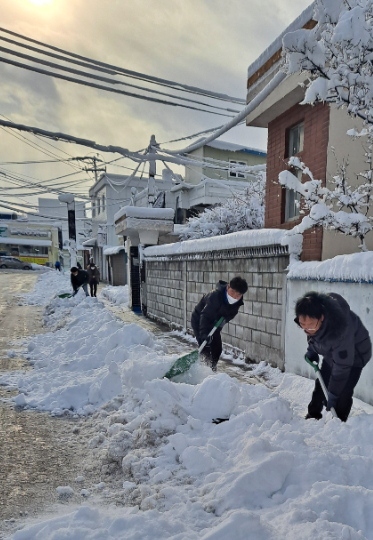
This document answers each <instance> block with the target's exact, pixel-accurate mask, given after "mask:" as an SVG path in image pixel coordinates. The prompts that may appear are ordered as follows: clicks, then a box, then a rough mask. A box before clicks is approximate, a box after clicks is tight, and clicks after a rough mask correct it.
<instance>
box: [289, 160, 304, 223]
mask: <svg viewBox="0 0 373 540" xmlns="http://www.w3.org/2000/svg"><path fill="white" fill-rule="evenodd" d="M291 172H292V173H293V174H294V176H296V177H297V178H298V180H299V182H301V179H302V171H301V170H300V169H296V170H292V171H291ZM299 210H300V194H299V193H296V192H295V191H294V190H293V189H286V191H285V221H290V220H291V219H295V218H297V217H299Z"/></svg>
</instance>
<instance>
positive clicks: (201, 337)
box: [199, 336, 214, 347]
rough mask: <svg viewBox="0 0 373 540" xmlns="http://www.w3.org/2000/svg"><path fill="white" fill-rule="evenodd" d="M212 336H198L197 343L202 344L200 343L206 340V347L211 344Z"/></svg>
mask: <svg viewBox="0 0 373 540" xmlns="http://www.w3.org/2000/svg"><path fill="white" fill-rule="evenodd" d="M213 337H214V336H206V337H203V336H200V338H199V339H200V341H199V344H200V345H202V343H203V342H204V341H205V340H206V347H207V345H211V343H212V338H213Z"/></svg>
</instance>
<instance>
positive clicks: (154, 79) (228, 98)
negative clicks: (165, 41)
mask: <svg viewBox="0 0 373 540" xmlns="http://www.w3.org/2000/svg"><path fill="white" fill-rule="evenodd" d="M0 31H1V32H5V33H7V34H10V35H12V36H16V37H18V38H21V39H23V40H25V41H28V42H31V43H35V44H37V45H41V46H42V47H45V48H47V49H50V50H53V51H57V52H59V53H62V54H64V55H67V56H69V57H71V58H76V59H78V60H83V61H85V62H88V63H89V64H91V68H90V69H96V68H97V67H102V68H107V69H110V70H112V72H111V74H115V72H116V74H123V75H126V76H128V77H131V78H135V79H140V80H144V81H147V82H150V83H154V84H157V85H160V86H167V87H171V88H174V89H176V90H181V91H184V92H189V93H193V94H199V95H203V96H206V97H211V98H214V99H219V100H222V101H229V102H232V103H238V104H241V105H243V104H245V100H244V99H240V98H235V97H232V96H228V95H226V94H221V93H219V92H213V91H210V90H204V89H202V88H198V87H195V86H190V85H186V84H182V83H177V82H174V81H169V80H167V79H161V78H159V77H153V76H151V75H145V74H144V73H139V72H136V71H132V70H129V69H124V68H120V67H118V66H113V65H111V64H107V63H105V62H100V61H98V60H93V59H90V58H86V57H84V56H81V55H78V54H75V53H72V52H69V51H66V50H64V49H60V48H58V47H54V46H53V45H48V44H46V43H43V42H41V41H37V40H35V39H32V38H29V37H26V36H24V35H22V34H17V33H16V32H12V31H11V30H7V29H5V28H0ZM39 52H40V53H42V54H46V53H45V51H39ZM65 60H66V62H68V61H71V59H70V58H66V59H65Z"/></svg>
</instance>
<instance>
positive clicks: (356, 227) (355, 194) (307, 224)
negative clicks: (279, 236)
mask: <svg viewBox="0 0 373 540" xmlns="http://www.w3.org/2000/svg"><path fill="white" fill-rule="evenodd" d="M288 164H289V166H290V167H293V168H295V169H300V170H301V171H302V174H304V175H306V176H308V178H309V180H308V181H307V182H303V183H302V182H300V181H299V180H298V178H297V177H296V176H295V175H294V174H293V173H292V172H291V171H283V172H281V173H280V175H279V182H280V184H281V185H283V186H285V187H287V188H288V189H293V190H294V191H296V192H297V193H300V194H301V195H302V196H303V203H302V208H301V213H303V214H304V213H305V210H308V211H309V214H308V215H306V216H304V218H303V219H302V222H301V223H300V224H299V225H297V226H296V227H294V228H293V229H291V231H289V233H288V234H297V233H303V232H304V231H305V230H307V229H310V228H311V227H314V226H315V225H318V226H323V227H324V228H327V229H331V230H336V231H340V232H342V233H344V234H346V235H349V236H353V237H355V238H359V239H360V242H361V248H362V250H364V251H365V250H366V246H365V236H366V234H367V233H368V232H369V231H371V230H372V220H371V219H370V218H369V217H368V216H367V212H368V209H369V202H370V197H371V193H372V183H371V178H369V179H367V178H366V179H365V182H364V183H362V184H359V185H357V186H356V187H355V188H352V187H351V186H350V185H349V184H348V180H347V175H346V171H347V165H346V164H345V165H342V166H341V167H340V174H339V175H336V176H334V177H333V179H332V184H334V189H328V188H326V187H323V185H322V181H321V180H315V179H314V177H313V175H312V173H311V171H310V170H309V168H308V167H306V165H305V164H304V163H302V162H301V161H300V160H299V159H298V158H296V157H292V158H290V160H289V163H288ZM370 177H371V175H370Z"/></svg>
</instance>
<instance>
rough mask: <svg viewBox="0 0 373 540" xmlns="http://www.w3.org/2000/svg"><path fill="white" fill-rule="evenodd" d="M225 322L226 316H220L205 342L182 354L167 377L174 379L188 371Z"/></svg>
mask: <svg viewBox="0 0 373 540" xmlns="http://www.w3.org/2000/svg"><path fill="white" fill-rule="evenodd" d="M222 322H224V317H220V319H219V320H218V322H217V323H215V325H214V327H213V329H212V330H211V332H210V333H209V335H208V336H207V338H206V339H205V341H204V342H203V343H201V345H200V347H199V349H195V350H194V351H192V352H190V353H188V354H185V355H184V356H180V358H178V359H177V360H176V361H175V362H174V363H173V364H172V366H171V368H170V369H169V370H168V371H167V373H166V375H165V377H166V378H167V379H172V377H176V375H181V374H182V373H185V372H186V371H188V369H189V368H190V366H191V365H192V364H194V363H195V362H197V360H198V355H199V354H200V352H201V351H202V350H203V349H204V348H205V346H206V344H207V339H208V338H209V337H210V336H212V335H213V334H214V333H215V332H216V330H217V329H218V328H219V326H220V325H221V324H222Z"/></svg>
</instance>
